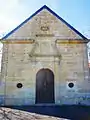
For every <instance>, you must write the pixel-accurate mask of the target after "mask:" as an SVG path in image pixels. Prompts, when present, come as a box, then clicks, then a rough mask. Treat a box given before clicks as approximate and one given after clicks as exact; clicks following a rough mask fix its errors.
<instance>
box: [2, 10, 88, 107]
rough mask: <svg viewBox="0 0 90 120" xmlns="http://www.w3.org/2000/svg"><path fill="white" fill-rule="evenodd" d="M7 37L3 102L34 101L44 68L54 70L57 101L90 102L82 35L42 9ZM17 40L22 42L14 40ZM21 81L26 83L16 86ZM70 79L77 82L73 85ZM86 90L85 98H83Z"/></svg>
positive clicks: (20, 103)
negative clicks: (38, 80) (37, 81)
mask: <svg viewBox="0 0 90 120" xmlns="http://www.w3.org/2000/svg"><path fill="white" fill-rule="evenodd" d="M27 39H28V40H29V39H30V41H31V42H30V43H27ZM69 39H70V40H69ZM6 40H7V41H8V44H6V43H4V46H3V57H2V72H1V84H0V97H1V103H2V105H3V104H5V105H31V104H35V99H36V74H37V72H38V71H39V70H40V69H42V68H48V69H50V70H51V71H52V72H53V73H54V93H55V96H54V97H55V104H58V105H61V104H78V103H81V104H90V92H89V91H90V82H89V69H88V58H87V50H86V49H87V46H86V44H85V43H82V42H81V41H83V40H82V38H81V36H79V35H78V34H77V33H75V32H74V31H73V30H71V29H70V28H69V27H68V26H67V25H65V24H64V23H63V22H62V21H60V20H59V19H58V18H56V17H55V16H54V15H52V14H51V13H50V12H49V11H47V10H46V9H43V10H42V11H41V12H40V13H38V14H37V15H36V16H34V17H33V18H32V19H31V20H29V21H28V22H27V23H25V24H24V25H23V26H22V27H20V28H19V29H18V30H16V31H15V32H14V33H12V34H11V35H10V36H9V37H8V38H7V39H6ZM17 40H18V41H19V43H14V41H17ZM25 40H26V43H25ZM32 40H34V41H33V42H32ZM11 41H12V43H11ZM20 42H21V43H20ZM74 42H75V43H74ZM80 42H81V44H80ZM18 83H22V85H23V87H22V88H20V89H19V88H17V84H18ZM69 83H73V84H74V85H73V87H72V88H70V87H69V86H68V84H69ZM1 89H2V90H1ZM86 91H87V92H86ZM85 93H86V94H85ZM83 94H85V98H86V99H82V100H81V98H82V97H83ZM87 94H88V97H87ZM75 96H80V97H75ZM3 99H4V101H3Z"/></svg>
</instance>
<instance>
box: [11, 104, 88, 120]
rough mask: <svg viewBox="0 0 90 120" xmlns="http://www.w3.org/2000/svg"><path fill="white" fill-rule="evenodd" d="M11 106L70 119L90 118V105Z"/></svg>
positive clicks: (84, 119)
mask: <svg viewBox="0 0 90 120" xmlns="http://www.w3.org/2000/svg"><path fill="white" fill-rule="evenodd" d="M10 108H14V109H19V110H24V111H28V112H33V113H38V114H43V115H49V116H55V117H60V118H67V119H70V120H90V106H78V105H77V106H73V105H72V106H70V105H68V106H66V105H64V106H44V105H43V106H13V107H10Z"/></svg>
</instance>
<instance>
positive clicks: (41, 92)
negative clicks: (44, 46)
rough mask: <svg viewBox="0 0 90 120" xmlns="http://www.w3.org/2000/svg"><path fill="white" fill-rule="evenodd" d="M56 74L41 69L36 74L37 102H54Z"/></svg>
mask: <svg viewBox="0 0 90 120" xmlns="http://www.w3.org/2000/svg"><path fill="white" fill-rule="evenodd" d="M54 102H55V100H54V74H53V72H52V71H51V70H50V69H47V68H46V69H44V68H43V69H40V70H39V71H38V72H37V74H36V103H54Z"/></svg>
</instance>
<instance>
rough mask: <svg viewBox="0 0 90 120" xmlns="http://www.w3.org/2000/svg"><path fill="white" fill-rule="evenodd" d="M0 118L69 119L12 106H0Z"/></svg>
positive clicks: (3, 119)
mask: <svg viewBox="0 0 90 120" xmlns="http://www.w3.org/2000/svg"><path fill="white" fill-rule="evenodd" d="M0 120H68V119H64V118H57V117H52V116H46V115H40V114H36V113H30V112H25V111H21V110H15V109H10V108H3V107H2V108H0Z"/></svg>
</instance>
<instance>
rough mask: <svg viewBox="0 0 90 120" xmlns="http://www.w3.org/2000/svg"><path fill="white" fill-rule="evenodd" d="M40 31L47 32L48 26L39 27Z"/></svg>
mask: <svg viewBox="0 0 90 120" xmlns="http://www.w3.org/2000/svg"><path fill="white" fill-rule="evenodd" d="M41 30H42V31H48V30H49V27H48V26H41Z"/></svg>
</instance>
